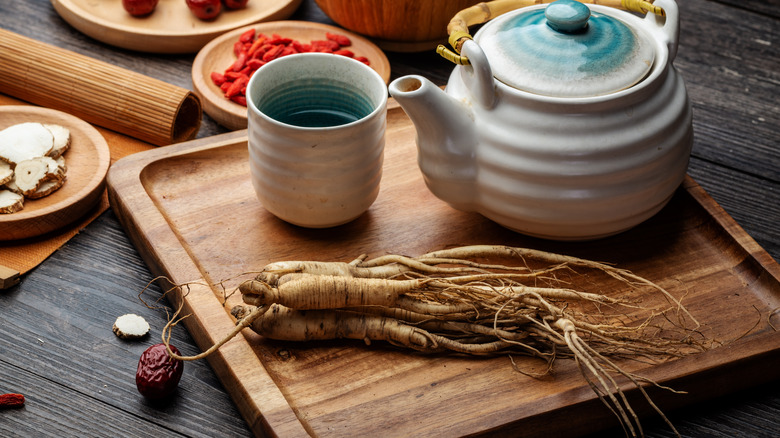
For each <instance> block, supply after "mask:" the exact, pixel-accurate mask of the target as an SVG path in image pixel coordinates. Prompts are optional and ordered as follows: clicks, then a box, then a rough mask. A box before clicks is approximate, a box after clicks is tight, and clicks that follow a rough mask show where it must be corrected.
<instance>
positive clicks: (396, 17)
mask: <svg viewBox="0 0 780 438" xmlns="http://www.w3.org/2000/svg"><path fill="white" fill-rule="evenodd" d="M315 2H316V3H317V5H318V6H319V7H320V9H322V11H323V12H324V13H325V15H327V16H328V17H330V19H331V20H333V21H335V22H336V23H338V24H339V25H340V26H343V27H344V28H346V29H349V30H351V31H353V32H356V33H359V34H361V35H364V36H367V37H369V38H372V39H374V40H375V42H376V43H377V44H378V45H379V47H381V48H383V49H385V50H390V51H396V52H418V51H424V50H430V49H433V48H435V47H436V45H437V44H440V43H442V42H445V41H446V40H447V23H449V22H450V20H451V19H452V17H453V16H454V15H455V14H457V13H458V12H460V11H461V10H462V9H465V8H467V7H469V6H472V5H475V4H477V3H480V2H479V1H478V0H477V1H475V0H315Z"/></svg>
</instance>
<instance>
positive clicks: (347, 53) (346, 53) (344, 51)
mask: <svg viewBox="0 0 780 438" xmlns="http://www.w3.org/2000/svg"><path fill="white" fill-rule="evenodd" d="M333 54H334V55H341V56H346V57H347V58H354V57H355V54H354V53H352V51H351V50H347V49H339V50H336V51H335V52H333Z"/></svg>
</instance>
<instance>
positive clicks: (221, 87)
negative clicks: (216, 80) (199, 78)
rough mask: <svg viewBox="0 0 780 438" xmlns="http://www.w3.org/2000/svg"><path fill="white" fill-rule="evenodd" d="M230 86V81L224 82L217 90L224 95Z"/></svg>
mask: <svg viewBox="0 0 780 438" xmlns="http://www.w3.org/2000/svg"><path fill="white" fill-rule="evenodd" d="M231 84H233V82H232V81H225V82H223V83H222V85H220V86H219V89H220V90H222V92H223V93H224V92H226V91H227V90H228V88H230V85H231Z"/></svg>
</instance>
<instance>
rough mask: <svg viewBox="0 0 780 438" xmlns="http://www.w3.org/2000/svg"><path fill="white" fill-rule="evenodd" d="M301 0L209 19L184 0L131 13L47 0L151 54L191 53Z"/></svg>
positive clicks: (94, 33) (91, 31)
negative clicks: (136, 14) (142, 13)
mask: <svg viewBox="0 0 780 438" xmlns="http://www.w3.org/2000/svg"><path fill="white" fill-rule="evenodd" d="M301 1H302V0H283V1H270V0H250V1H249V3H248V4H247V7H246V8H245V9H240V10H229V9H226V8H223V10H222V13H221V14H220V15H219V16H218V17H217V18H216V19H215V20H212V21H203V20H200V19H198V18H197V17H195V16H194V15H193V14H192V12H190V10H189V8H188V7H187V4H186V3H185V2H184V0H160V2H159V3H158V4H157V8H156V9H155V10H154V12H153V13H152V14H150V15H148V16H146V17H133V16H131V15H130V14H128V13H127V11H125V10H124V8H123V7H122V2H121V1H120V0H106V1H94V0H51V4H52V6H54V9H55V10H56V11H57V13H58V14H60V16H61V17H62V18H63V19H64V20H65V21H67V22H68V23H69V24H70V25H71V26H73V27H75V28H76V29H78V30H79V31H80V32H83V33H84V34H86V35H89V36H91V37H92V38H95V39H96V40H99V41H102V42H104V43H106V44H111V45H113V46H117V47H122V48H125V49H131V50H138V51H140V52H150V53H194V52H197V51H198V50H200V48H201V47H203V46H204V45H205V44H206V43H208V42H209V41H211V40H212V39H214V38H215V37H217V36H219V35H221V34H223V33H225V32H228V31H230V30H233V29H235V28H237V27H242V26H246V25H248V24H252V23H257V22H259V21H271V20H281V19H284V18H287V17H289V16H290V15H292V14H293V12H295V10H296V9H298V6H300V4H301Z"/></svg>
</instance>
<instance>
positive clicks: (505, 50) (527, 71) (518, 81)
mask: <svg viewBox="0 0 780 438" xmlns="http://www.w3.org/2000/svg"><path fill="white" fill-rule="evenodd" d="M475 41H476V42H477V43H478V44H479V46H480V47H481V48H482V50H483V51H484V52H485V56H486V57H487V59H488V61H489V63H490V66H491V68H492V70H493V74H494V76H495V78H496V79H497V80H499V81H501V82H503V83H505V84H507V85H509V86H511V87H513V88H517V89H520V90H524V91H528V92H531V93H536V94H542V95H546V96H554V97H589V96H598V95H604V94H609V93H613V92H616V91H620V90H622V89H625V88H628V87H631V86H632V85H634V84H636V83H637V82H639V81H640V80H642V78H644V77H645V75H647V73H648V71H650V68H651V67H652V65H653V61H654V58H655V51H654V50H653V45H652V44H651V42H650V41H649V39H648V38H647V37H645V36H644V35H640V34H639V33H638V32H637V31H636V30H634V29H632V28H631V27H629V26H628V25H627V24H625V23H624V22H623V21H621V20H620V19H618V18H615V17H612V16H610V15H606V14H601V13H597V12H593V13H592V12H591V10H590V8H588V7H587V6H586V5H584V4H582V3H580V2H577V1H574V0H557V1H555V2H553V3H550V4H549V5H548V6H547V7H546V8H536V9H532V10H529V11H525V12H524V11H523V10H522V9H521V10H519V11H518V13H510V14H505V15H503V16H501V17H498V18H497V19H495V20H493V21H492V22H490V23H488V24H487V25H486V26H485V27H484V28H483V29H482V30H481V31H480V32H479V33H478V35H477V38H476V39H475Z"/></svg>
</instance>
